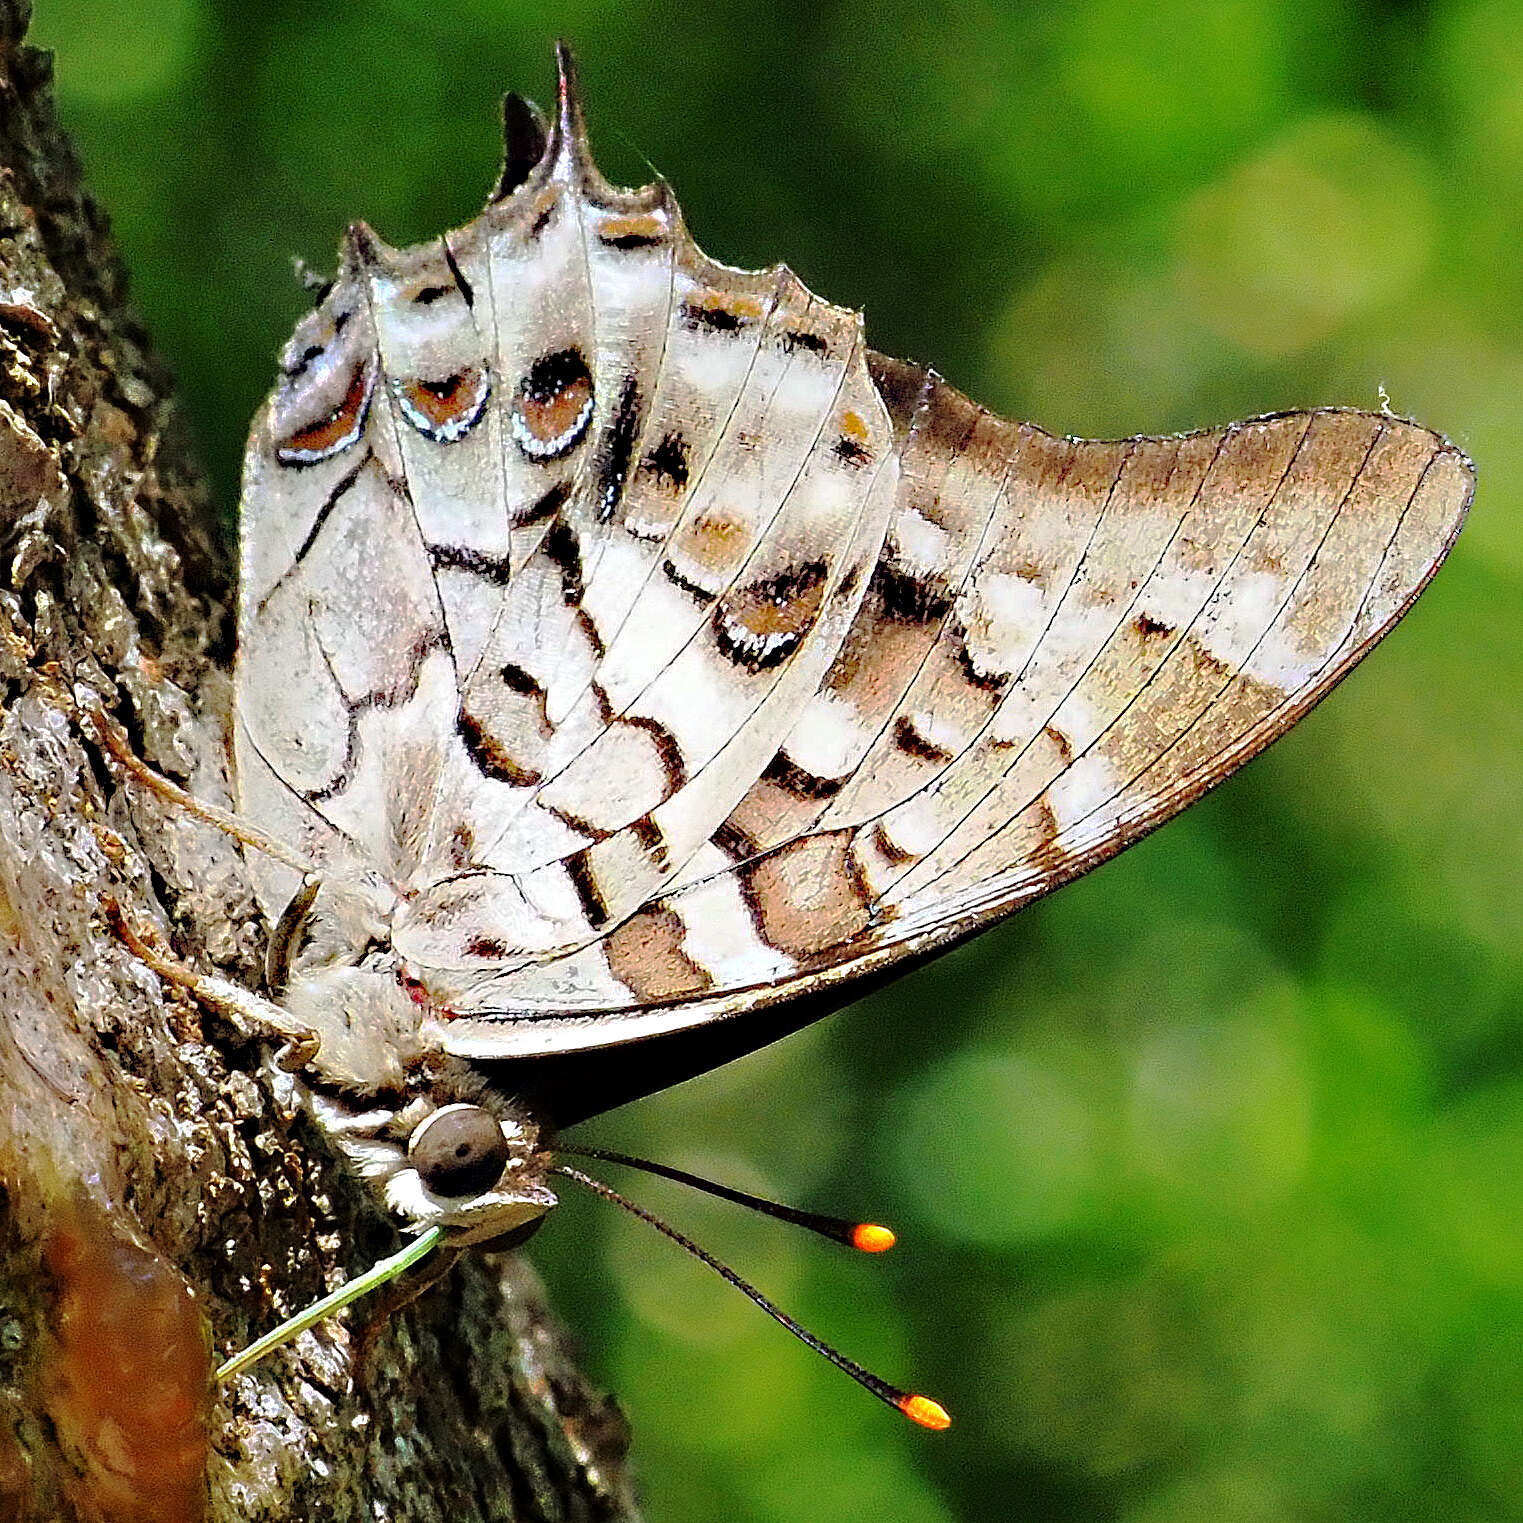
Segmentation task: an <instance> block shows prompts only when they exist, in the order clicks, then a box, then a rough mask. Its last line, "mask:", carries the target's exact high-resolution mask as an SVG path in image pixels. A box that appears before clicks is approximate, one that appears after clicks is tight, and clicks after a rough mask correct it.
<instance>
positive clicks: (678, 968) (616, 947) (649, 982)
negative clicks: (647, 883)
mask: <svg viewBox="0 0 1523 1523" xmlns="http://www.w3.org/2000/svg"><path fill="white" fill-rule="evenodd" d="M683 935H684V928H683V924H682V920H681V918H680V917H679V916H678V914H677V912H676V911H675V910H671V909H667V908H666V907H665V906H663V905H651V906H650V907H649V908H647V909H643V910H639V911H637V912H636V913H635V914H633V915H631V916H630V917H629V919H628V920H626V921H625V922H624V923H623V924H622V925H620V926H618V927H617V928H616V929H614V930H612V931H610V932H609V933H608V936H607V938H606V939H605V940H604V942H603V955H604V957H605V958H607V960H608V970H609V972H610V973H612V974H613V976H614V977H615V978H616V979H618V981H619V982H620V983H621V984H623V985H624V986H625V988H627V989H628V990H629V991H630V992H631V993H632V994H633V995H634V996H635V998H636V999H638V1000H640V1001H642V1002H644V1003H646V1004H659V1003H660V1002H661V1001H662V1000H669V999H677V998H680V997H681V996H683V995H693V994H701V993H703V992H704V991H705V990H706V989H709V988H711V987H713V982H714V981H713V979H711V978H710V977H709V975H708V974H707V973H706V972H704V970H703V969H702V968H700V967H699V966H698V964H697V963H695V962H694V961H693V959H692V958H691V957H689V956H688V955H687V953H686V952H684V951H683V950H682V939H683Z"/></svg>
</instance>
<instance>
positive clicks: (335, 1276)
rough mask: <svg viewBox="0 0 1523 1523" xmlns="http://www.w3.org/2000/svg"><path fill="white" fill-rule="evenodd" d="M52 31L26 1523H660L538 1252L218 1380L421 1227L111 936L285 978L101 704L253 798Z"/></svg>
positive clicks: (22, 1303) (24, 1133) (32, 628)
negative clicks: (406, 1221)
mask: <svg viewBox="0 0 1523 1523" xmlns="http://www.w3.org/2000/svg"><path fill="white" fill-rule="evenodd" d="M26 23H27V6H26V4H25V0H0V683H3V684H4V704H3V714H0V1002H3V1023H0V1186H3V1192H4V1193H3V1197H0V1523H4V1520H16V1523H21V1520H30V1519H55V1518H58V1519H74V1518H78V1519H92V1520H93V1519H100V1520H112V1523H115V1520H129V1519H131V1520H144V1523H178V1520H182V1519H185V1520H190V1519H197V1518H201V1517H205V1518H209V1519H217V1520H221V1519H231V1518H247V1517H270V1518H299V1517H302V1516H314V1517H321V1518H324V1519H334V1520H339V1519H356V1520H357V1519H360V1518H364V1519H367V1520H371V1519H375V1518H390V1519H398V1520H424V1519H435V1518H439V1519H443V1518H448V1519H450V1520H451V1523H466V1520H469V1519H493V1520H502V1519H509V1518H512V1519H520V1518H522V1519H605V1518H628V1517H632V1516H633V1509H632V1505H631V1503H630V1500H629V1489H628V1483H627V1479H626V1475H625V1469H624V1451H625V1447H626V1442H627V1434H626V1431H625V1425H624V1422H623V1419H622V1417H621V1415H620V1414H619V1412H618V1410H617V1408H616V1407H615V1406H614V1405H613V1404H612V1403H611V1402H610V1401H607V1400H605V1399H603V1398H602V1397H600V1396H599V1395H598V1394H597V1393H596V1392H595V1391H593V1390H592V1389H590V1388H589V1385H588V1383H587V1381H586V1380H585V1379H584V1378H583V1377H582V1376H581V1374H580V1373H579V1372H578V1371H577V1369H576V1368H575V1366H574V1364H573V1363H572V1361H571V1357H570V1355H569V1354H568V1351H567V1348H566V1343H565V1340H564V1338H563V1337H562V1335H561V1334H560V1333H559V1332H558V1331H557V1330H556V1329H555V1328H554V1326H553V1325H552V1324H551V1322H550V1320H549V1318H548V1314H547V1312H546V1310H545V1306H544V1302H543V1297H542V1293H541V1291H540V1289H539V1287H538V1285H537V1283H536V1282H535V1280H534V1277H533V1275H532V1273H531V1272H530V1271H529V1269H528V1268H527V1267H526V1266H525V1265H524V1264H523V1263H521V1262H519V1261H517V1260H515V1259H513V1258H511V1257H496V1258H494V1257H492V1256H489V1255H485V1254H482V1255H475V1256H471V1257H469V1258H467V1259H466V1260H465V1261H463V1262H462V1263H461V1264H459V1265H458V1266H457V1267H456V1268H455V1269H454V1271H453V1272H452V1273H451V1274H450V1275H449V1276H448V1277H447V1278H446V1279H445V1280H444V1281H442V1282H441V1284H440V1285H439V1286H437V1287H436V1288H435V1289H434V1290H432V1291H430V1292H429V1293H428V1294H427V1295H425V1296H424V1297H423V1298H422V1299H421V1300H420V1301H418V1302H417V1303H415V1304H414V1305H413V1306H412V1307H411V1308H409V1309H408V1310H407V1311H405V1312H403V1313H401V1314H399V1315H397V1316H395V1317H393V1318H391V1319H390V1320H389V1321H388V1322H387V1323H385V1324H384V1326H383V1327H382V1328H381V1329H380V1330H379V1332H378V1334H377V1336H376V1338H375V1341H374V1344H373V1346H372V1347H371V1348H370V1349H369V1350H368V1352H366V1353H364V1354H363V1355H362V1356H358V1357H357V1350H358V1347H359V1343H360V1332H361V1329H362V1328H363V1326H364V1322H365V1317H366V1312H365V1308H364V1306H363V1305H361V1306H359V1307H357V1308H354V1309H353V1310H352V1311H351V1312H350V1313H348V1314H346V1318H340V1319H338V1320H336V1321H333V1322H330V1323H328V1324H326V1325H324V1326H322V1327H320V1328H318V1329H316V1330H315V1331H314V1332H313V1333H310V1334H307V1335H306V1336H304V1337H303V1338H302V1339H301V1340H300V1341H299V1342H298V1343H297V1344H296V1345H295V1346H294V1348H291V1349H288V1350H285V1351H283V1352H282V1353H280V1354H277V1355H276V1356H274V1357H273V1358H271V1359H270V1360H269V1361H268V1362H267V1363H266V1364H265V1365H263V1366H261V1367H260V1368H258V1369H256V1370H254V1371H252V1372H251V1373H249V1374H247V1375H245V1376H242V1377H240V1378H239V1379H237V1380H235V1381H234V1382H232V1383H231V1385H230V1386H229V1387H226V1388H217V1389H213V1388H212V1386H211V1382H210V1370H211V1369H212V1367H213V1366H214V1365H215V1364H216V1363H217V1362H219V1361H220V1359H221V1358H223V1357H225V1356H226V1355H227V1354H228V1353H231V1352H232V1351H234V1350H236V1349H237V1348H240V1347H242V1346H243V1344H245V1343H246V1342H247V1341H248V1340H249V1339H250V1338H251V1337H252V1336H254V1335H257V1334H258V1333H259V1332H261V1331H264V1330H266V1329H268V1328H269V1327H270V1326H272V1325H273V1324H274V1323H275V1322H276V1321H278V1320H279V1319H280V1318H281V1317H282V1316H284V1315H285V1314H287V1313H288V1312H289V1311H291V1310H293V1309H295V1308H297V1307H300V1306H302V1305H304V1304H306V1303H307V1302H308V1301H310V1300H312V1299H315V1298H316V1297H317V1296H318V1295H320V1294H322V1293H323V1291H325V1290H326V1289H328V1288H330V1287H331V1286H332V1285H333V1284H335V1283H337V1281H338V1280H340V1279H342V1278H345V1277H347V1276H349V1275H350V1274H353V1273H355V1272H357V1271H358V1270H360V1269H362V1268H364V1267H366V1266H367V1265H369V1264H370V1263H372V1262H373V1261H374V1260H375V1259H376V1258H377V1257H379V1256H380V1255H381V1254H383V1253H386V1252H389V1251H392V1250H393V1249H394V1248H395V1247H396V1246H397V1241H396V1238H395V1234H394V1232H393V1230H392V1228H391V1226H390V1224H389V1223H388V1222H387V1221H386V1220H385V1219H384V1218H383V1217H382V1216H381V1215H380V1213H379V1212H378V1211H377V1209H376V1207H375V1206H374V1205H373V1204H372V1201H371V1199H370V1196H369V1193H368V1192H367V1191H365V1190H362V1189H361V1188H360V1187H358V1186H357V1184H356V1183H355V1182H354V1181H353V1180H352V1179H351V1178H350V1177H349V1176H348V1175H347V1174H346V1173H345V1171H344V1170H343V1169H342V1168H341V1167H340V1166H339V1165H338V1164H337V1162H336V1160H335V1159H334V1157H333V1156H332V1155H331V1154H330V1153H329V1152H328V1150H327V1149H326V1147H325V1146H324V1143H323V1140H322V1138H321V1137H320V1136H319V1135H317V1134H316V1133H315V1132H314V1130H313V1129H312V1127H311V1126H310V1125H309V1124H307V1123H306V1122H305V1121H304V1120H303V1119H302V1118H301V1117H300V1116H297V1115H292V1114H290V1113H289V1112H287V1111H284V1110H282V1108H281V1106H280V1105H279V1104H278V1103H277V1102H276V1100H275V1099H274V1098H273V1097H272V1094H271V1091H270V1088H269V1086H268V1085H267V1084H266V1083H265V1082H264V1077H263V1071H262V1068H261V1053H260V1051H259V1050H258V1048H257V1047H256V1046H254V1045H253V1044H252V1043H251V1042H250V1041H249V1040H248V1039H247V1038H246V1037H243V1036H240V1035H239V1034H238V1033H237V1032H235V1031H233V1030H231V1029H230V1028H229V1027H228V1026H227V1024H226V1023H225V1022H224V1021H222V1020H221V1019H220V1018H219V1017H217V1016H216V1015H214V1014H211V1013H209V1012H207V1011H205V1010H202V1009H200V1008H199V1007H197V1006H196V1005H195V1004H194V1003H192V1002H190V1001H189V1000H188V999H187V998H185V997H184V996H183V995H182V994H181V993H180V992H179V991H178V990H174V989H170V988H167V987H165V986H163V985H161V983H160V982H159V980H158V979H157V978H156V977H154V976H153V975H152V974H150V973H149V972H148V971H147V970H146V969H145V968H144V967H143V966H142V965H141V964H140V963H138V962H137V961H136V960H135V959H134V958H133V957H132V956H131V955H130V954H129V952H128V951H127V949H126V947H125V946H124V945H123V944H122V942H121V941H120V939H119V938H118V937H117V936H116V935H115V934H114V933H113V931H112V929H111V922H110V919H109V906H111V905H112V904H117V905H120V907H121V911H122V913H123V914H124V915H125V916H127V917H128V918H129V919H131V920H132V921H133V922H134V923H135V924H137V925H138V926H140V927H146V928H151V929H153V930H156V931H157V933H158V935H159V936H160V937H161V938H162V939H163V940H164V941H165V942H166V943H167V944H169V945H172V946H173V947H174V948H175V949H176V951H177V952H178V954H179V955H180V956H182V957H184V958H186V959H188V960H190V961H192V962H194V963H196V964H197V965H200V966H203V967H215V969H216V970H218V971H220V972H222V973H224V974H226V975H227V976H229V977H233V978H237V979H240V980H241V981H243V982H245V983H257V981H258V976H259V969H260V967H261V961H262V954H263V944H264V940H265V935H266V928H265V927H264V926H263V925H262V923H261V920H260V917H259V914H258V912H257V911H256V909H255V906H254V900H253V896H252V893H251V891H250V888H249V884H248V881H247V878H246V875H245V872H244V868H243V864H242V861H241V859H240V857H239V855H238V853H237V851H236V850H235V849H234V848H233V846H232V845H231V844H230V843H229V842H228V841H227V840H226V839H225V838H223V837H221V836H220V835H219V834H218V833H217V832H216V831H214V830H211V829H209V828H208V827H206V826H204V825H201V824H199V823H197V822H196V821H194V820H190V819H186V818H184V817H181V816H179V815H177V814H176V812H174V811H173V810H170V809H167V808H166V807H164V806H163V805H161V804H160V803H158V802H157V800H156V799H154V798H152V797H148V796H145V795H144V794H143V793H142V791H141V789H137V790H131V789H128V788H126V787H124V786H123V784H122V781H121V779H120V777H119V776H117V775H116V773H115V772H114V771H113V769H112V767H111V766H110V765H108V763H107V761H106V759H105V758H103V756H102V754H101V751H100V748H99V746H98V744H97V741H96V737H95V733H94V731H93V730H92V729H91V727H90V725H89V723H88V722H87V718H86V711H87V710H88V708H89V706H90V705H91V704H92V703H93V702H95V701H97V700H98V701H99V703H100V704H101V705H102V706H103V707H104V709H105V710H106V711H107V712H108V713H110V714H112V715H114V716H115V717H116V719H117V720H118V721H119V722H120V723H121V724H122V725H123V726H125V728H126V730H127V733H128V734H129V736H130V737H131V740H132V743H133V745H134V746H135V747H136V749H137V750H138V752H139V754H140V755H142V756H143V758H144V759H145V760H146V761H147V762H148V763H149V764H150V765H152V766H154V767H155V768H157V769H159V770H160V771H162V772H164V773H166V774H168V775H169V776H171V777H173V778H176V779H178V780H180V781H181V782H183V783H184V784H185V785H186V786H187V787H189V788H190V789H191V790H192V791H193V792H195V793H197V794H199V795H200V796H202V797H204V798H207V799H210V800H212V801H214V802H222V803H226V801H227V796H228V778H227V755H228V753H227V745H226V738H227V731H226V724H227V705H228V696H229V691H230V689H229V684H228V681H227V677H226V675H225V672H224V671H223V669H222V666H223V663H224V662H225V661H226V659H227V657H228V654H229V649H230V639H231V636H230V630H231V620H230V619H229V616H228V600H229V597H230V570H229V562H228V557H227V555H226V552H225V550H224V548H223V545H222V542H221V540H220V538H219V536H218V534H217V532H216V529H215V525H214V521H213V514H212V507H211V504H210V502H209V497H208V493H207V490H206V487H205V484H204V482H203V480H202V478H201V476H200V475H199V473H198V471H197V470H196V468H195V466H194V465H193V464H192V463H191V461H190V460H189V459H188V457H187V453H186V449H185V446H184V443H183V440H182V438H181V435H180V430H179V426H178V411H177V408H176V404H175V400H174V396H173V392H172V387H171V385H170V381H169V378H168V376H167V375H166V374H165V372H164V371H163V369H162V368H161V367H160V366H159V365H158V363H157V362H156V361H155V359H154V357H153V355H152V353H151V350H150V348H149V345H148V342H147V339H146V336H145V335H144V334H143V332H142V330H141V329H140V328H139V327H138V326H137V324H136V323H135V321H134V320H133V318H132V315H131V313H130V311H129V310H128V309H127V307H126V306H125V303H124V281H123V276H122V272H121V270H120V268H119V266H118V264H117V262H116V259H115V256H114V255H113V253H112V251H111V248H110V245H109V243H108V240H107V236H106V226H105V219H104V218H103V217H102V216H101V214H100V213H99V211H98V210H97V209H96V208H95V207H94V206H93V205H92V204H91V203H90V202H89V201H88V200H87V199H86V197H85V196H84V194H83V192H82V189H81V185H80V171H79V166H78V164H77V162H76V160H75V158H74V155H73V151H72V149H71V147H70V145H69V143H68V141H67V139H66V138H65V137H64V136H63V134H62V132H61V131H60V129H59V127H58V124H57V121H56V119H55V115H54V109H53V102H52V91H51V87H50V80H51V73H52V69H51V60H50V59H49V58H48V56H47V55H45V54H41V53H38V52H37V51H35V50H33V49H30V48H28V47H26V46H24V45H23V43H22V37H23V34H24V32H25V29H26ZM63 66H64V67H65V68H66V67H67V66H68V61H67V59H65V60H64V62H63ZM208 1331H209V1332H210V1347H208V1338H207V1334H208Z"/></svg>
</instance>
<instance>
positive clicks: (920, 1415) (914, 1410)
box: [897, 1396, 952, 1429]
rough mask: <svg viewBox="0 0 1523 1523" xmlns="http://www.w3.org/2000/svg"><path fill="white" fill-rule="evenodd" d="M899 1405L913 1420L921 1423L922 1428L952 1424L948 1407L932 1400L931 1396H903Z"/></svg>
mask: <svg viewBox="0 0 1523 1523" xmlns="http://www.w3.org/2000/svg"><path fill="white" fill-rule="evenodd" d="M897 1405H898V1408H899V1410H900V1411H901V1412H903V1413H904V1415H905V1416H906V1417H907V1418H909V1420H910V1421H911V1422H915V1423H919V1424H920V1426H921V1427H922V1428H936V1429H941V1428H950V1427H951V1426H952V1419H951V1418H950V1417H949V1416H948V1415H947V1409H946V1408H945V1407H944V1406H942V1404H941V1403H940V1402H939V1401H932V1400H931V1398H930V1397H929V1396H901V1397H900V1398H899V1401H898V1403H897Z"/></svg>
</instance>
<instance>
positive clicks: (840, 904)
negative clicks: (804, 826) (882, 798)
mask: <svg viewBox="0 0 1523 1523" xmlns="http://www.w3.org/2000/svg"><path fill="white" fill-rule="evenodd" d="M739 878H740V883H741V888H742V891H743V892H744V894H745V896H746V902H747V904H748V905H749V906H750V909H751V918H752V921H753V923H754V924H755V926H756V932H757V935H759V936H760V937H761V938H762V940H763V941H765V942H766V943H767V944H768V945H769V946H772V947H776V948H777V950H778V951H780V952H786V953H788V955H789V956H791V957H797V958H808V957H812V956H814V955H816V954H817V953H820V952H824V951H826V950H828V949H829V948H831V947H836V946H840V945H841V944H842V943H843V942H848V941H850V940H852V938H853V937H856V936H859V935H861V933H862V932H863V931H865V930H866V929H867V928H868V926H869V925H870V924H871V921H872V911H871V904H870V899H869V895H868V889H867V886H866V884H865V883H863V881H862V877H861V874H860V873H859V872H858V871H857V867H856V864H855V862H854V861H853V860H852V856H851V832H850V831H849V830H835V831H831V832H829V833H827V834H824V835H809V836H802V837H800V838H799V839H798V840H796V841H790V842H789V843H788V845H786V846H782V847H779V848H778V849H777V850H776V851H772V852H768V853H767V855H766V856H764V857H758V858H756V860H755V861H753V862H748V863H747V864H746V865H745V866H744V867H742V868H740V869H739Z"/></svg>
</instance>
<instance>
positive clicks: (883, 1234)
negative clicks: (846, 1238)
mask: <svg viewBox="0 0 1523 1523" xmlns="http://www.w3.org/2000/svg"><path fill="white" fill-rule="evenodd" d="M898 1241H899V1240H898V1238H896V1237H895V1236H894V1234H893V1233H892V1232H891V1231H890V1230H889V1229H888V1228H887V1227H880V1226H878V1225H877V1223H876V1222H858V1223H857V1225H856V1226H855V1227H853V1228H852V1229H851V1246H852V1247H853V1248H860V1249H861V1250H862V1252H863V1253H887V1252H888V1250H889V1249H890V1248H892V1247H893V1246H894V1244H895V1243H896V1242H898Z"/></svg>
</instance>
